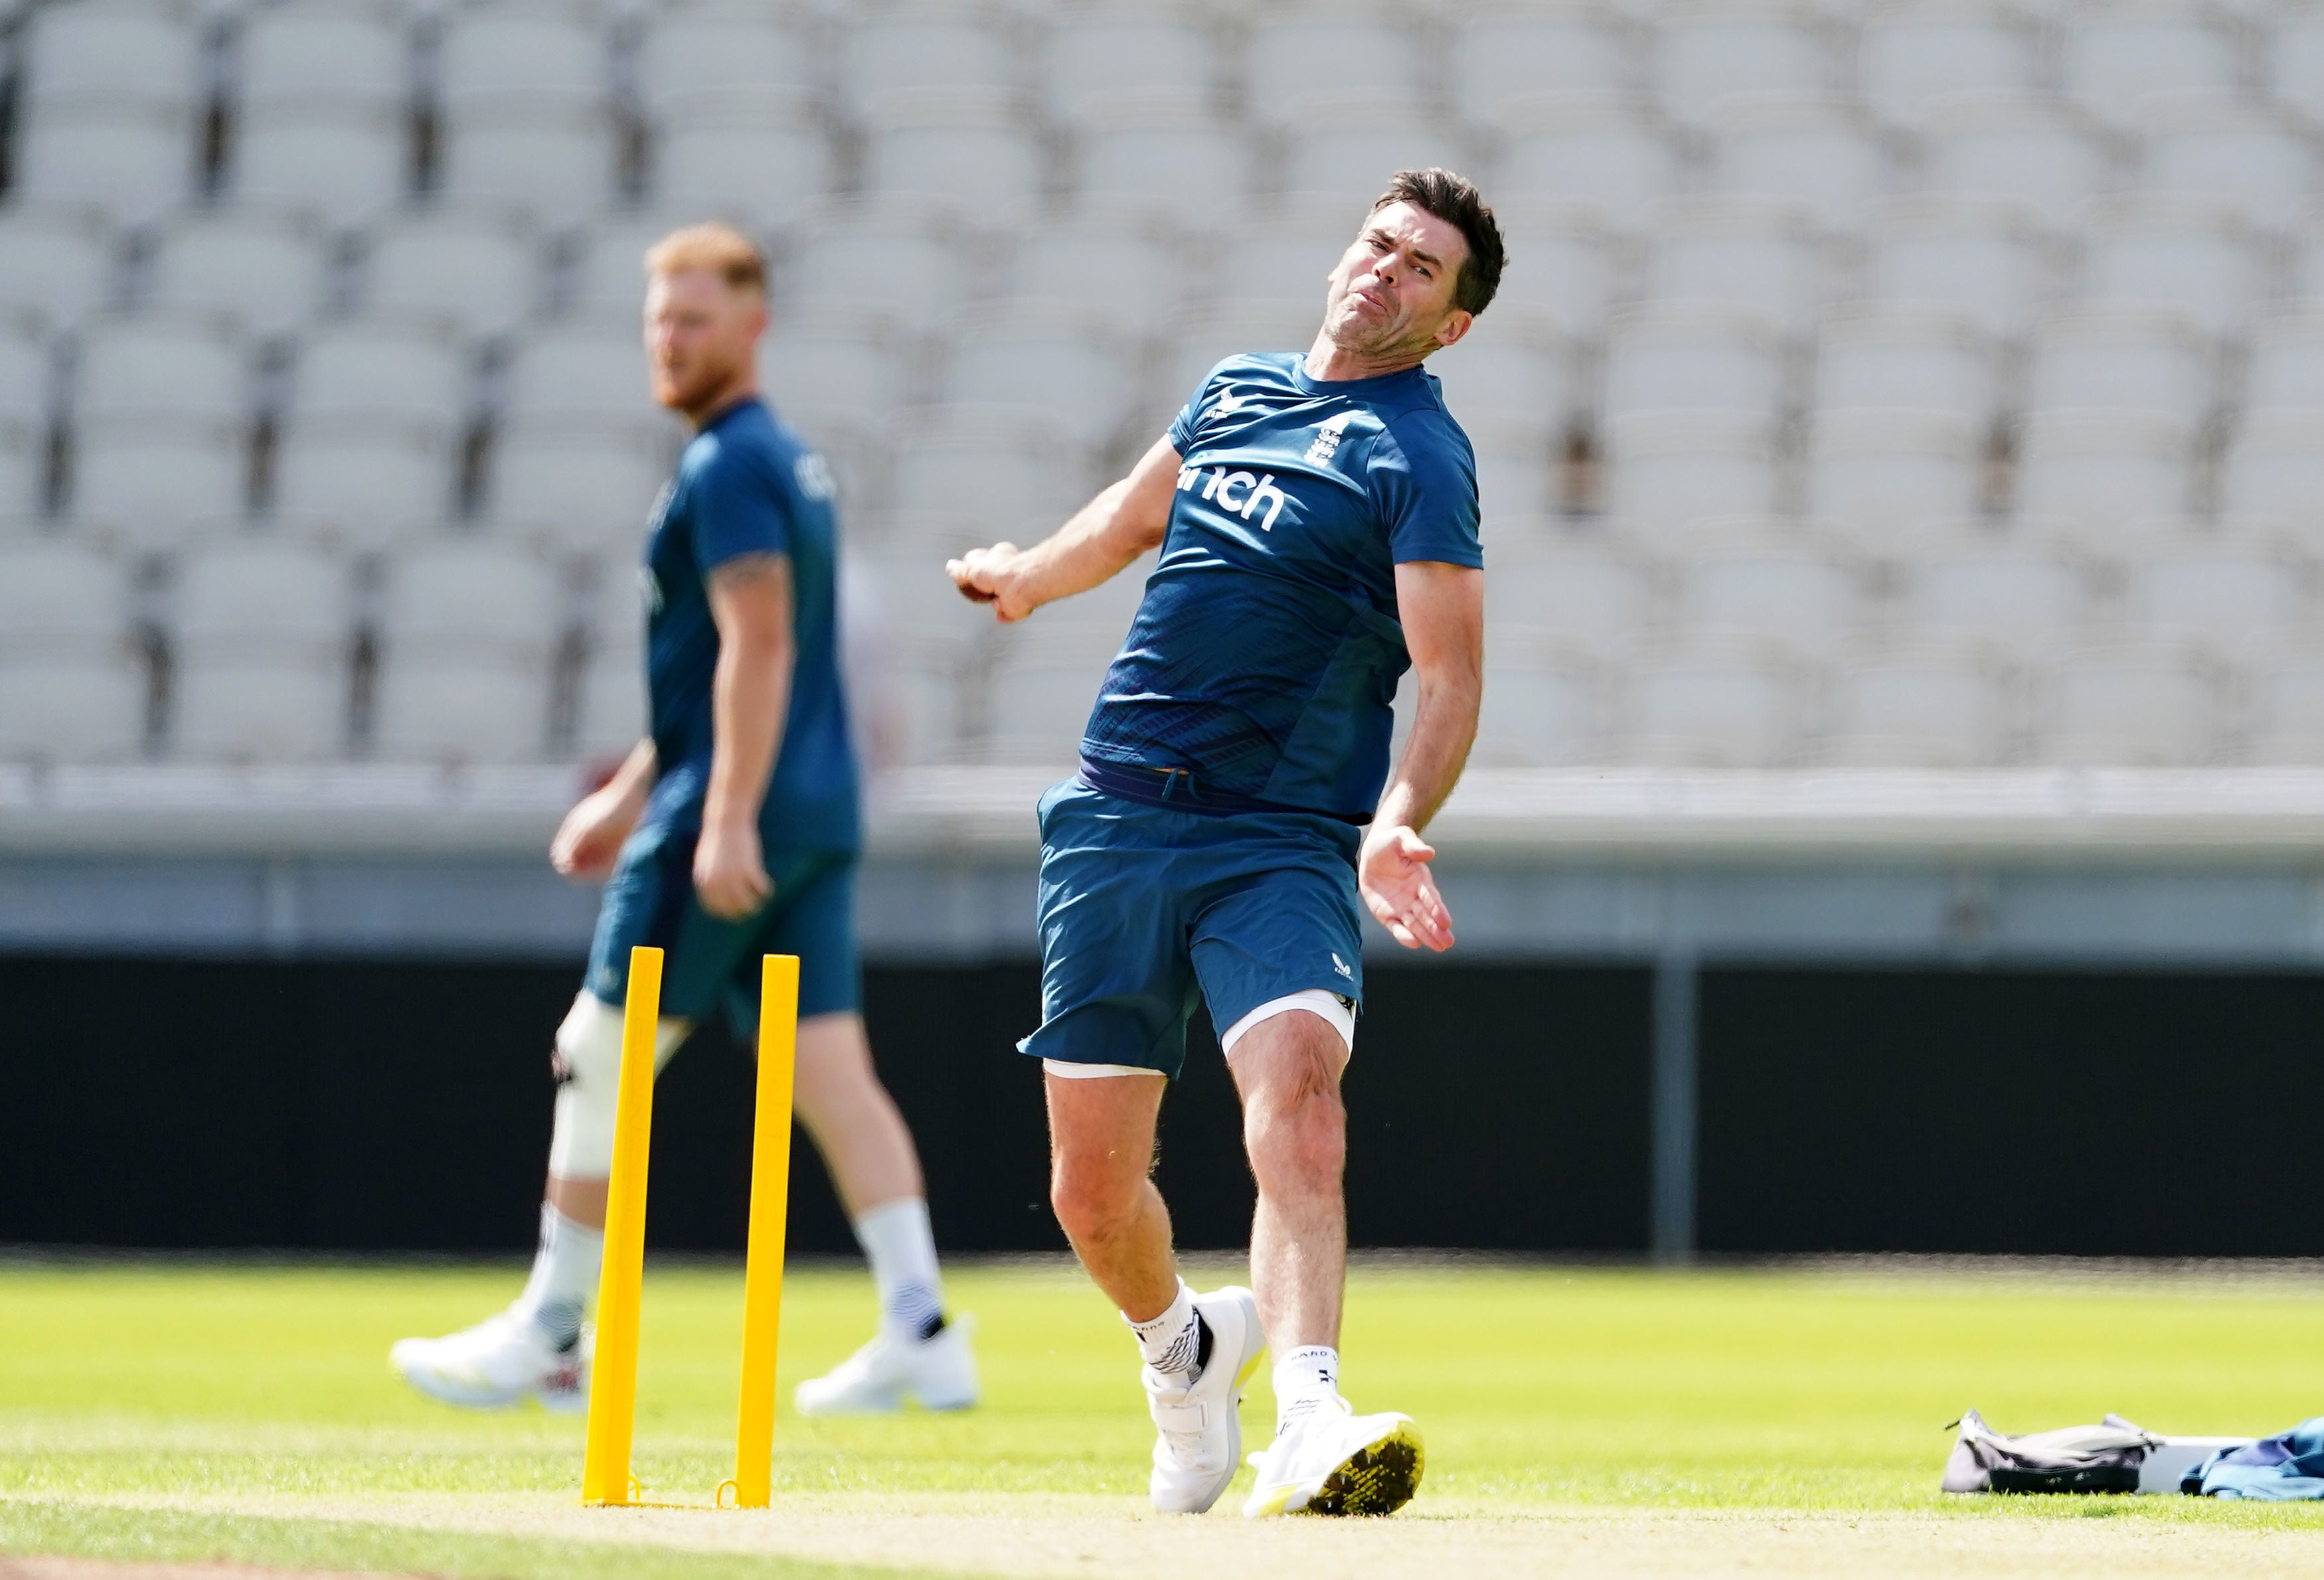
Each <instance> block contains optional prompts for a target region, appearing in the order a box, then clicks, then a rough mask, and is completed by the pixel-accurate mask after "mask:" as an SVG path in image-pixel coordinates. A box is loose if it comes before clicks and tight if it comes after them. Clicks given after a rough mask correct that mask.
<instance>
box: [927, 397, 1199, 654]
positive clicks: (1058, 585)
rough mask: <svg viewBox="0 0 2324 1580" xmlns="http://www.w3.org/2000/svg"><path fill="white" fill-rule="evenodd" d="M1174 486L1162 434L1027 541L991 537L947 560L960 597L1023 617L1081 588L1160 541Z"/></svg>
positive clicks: (1174, 463) (1171, 456) (1173, 461)
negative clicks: (1120, 474) (1068, 513)
mask: <svg viewBox="0 0 2324 1580" xmlns="http://www.w3.org/2000/svg"><path fill="white" fill-rule="evenodd" d="M1177 489H1178V452H1177V450H1176V448H1174V447H1173V446H1172V445H1171V443H1170V441H1169V440H1168V439H1167V438H1164V439H1157V440H1156V441H1155V442H1154V447H1153V448H1152V449H1150V450H1148V451H1147V452H1146V454H1145V455H1141V456H1140V457H1139V461H1138V464H1137V465H1136V466H1133V467H1131V468H1130V475H1129V476H1128V477H1125V478H1123V479H1122V480H1121V481H1120V482H1116V483H1114V484H1113V485H1111V487H1109V488H1108V489H1106V490H1105V491H1104V492H1102V493H1101V494H1099V495H1098V496H1097V498H1095V499H1093V500H1092V501H1090V502H1089V503H1088V504H1086V505H1084V506H1083V507H1082V508H1081V509H1080V510H1077V511H1075V512H1074V516H1073V518H1072V519H1070V520H1068V521H1067V522H1066V523H1065V525H1064V526H1062V527H1060V528H1057V529H1056V531H1055V532H1053V533H1051V534H1050V535H1049V536H1048V537H1045V538H1043V539H1042V540H1041V541H1040V542H1038V543H1037V544H1035V545H1034V546H1033V547H1030V548H1019V547H1017V546H1016V545H1015V544H1013V543H996V544H994V545H993V546H992V547H990V548H977V549H971V550H970V551H969V552H968V553H966V554H964V555H963V556H961V557H960V558H958V559H956V560H950V561H947V562H946V563H945V573H946V574H949V575H950V576H951V577H952V580H953V585H954V586H955V587H958V588H959V589H960V590H961V592H962V594H963V595H964V597H968V598H972V599H974V600H975V601H976V602H979V603H990V604H991V605H992V615H993V618H994V619H995V620H1001V621H1002V622H1004V623H1006V622H1008V621H1010V620H1023V619H1024V618H1025V617H1026V616H1027V615H1028V614H1030V613H1032V612H1033V611H1035V610H1037V609H1038V608H1040V607H1041V605H1043V604H1044V603H1048V602H1054V601H1055V600H1056V599H1059V598H1068V597H1071V596H1072V595H1073V594H1074V593H1076V592H1087V591H1089V589H1091V588H1092V587H1094V586H1096V585H1097V584H1098V583H1101V582H1102V581H1104V580H1105V579H1106V578H1107V577H1109V576H1111V575H1112V574H1114V573H1115V572H1117V571H1119V570H1120V569H1121V568H1122V567H1123V566H1124V565H1129V564H1130V561H1132V560H1134V559H1136V558H1137V557H1138V556H1139V555H1141V554H1144V553H1145V552H1146V551H1147V550H1148V549H1149V548H1152V547H1154V546H1155V545H1156V544H1157V543H1160V542H1161V541H1162V535H1163V533H1164V532H1166V531H1167V529H1168V528H1169V526H1170V500H1171V496H1172V495H1174V494H1175V493H1176V491H1177Z"/></svg>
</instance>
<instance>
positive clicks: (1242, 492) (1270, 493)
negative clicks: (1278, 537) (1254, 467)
mask: <svg viewBox="0 0 2324 1580" xmlns="http://www.w3.org/2000/svg"><path fill="white" fill-rule="evenodd" d="M1205 478H1207V480H1208V481H1204V479H1205ZM1197 482H1201V483H1202V484H1203V498H1204V499H1206V500H1216V501H1218V504H1219V508H1220V509H1221V510H1233V511H1234V512H1235V514H1236V515H1238V516H1240V517H1241V518H1242V519H1244V520H1246V521H1248V520H1250V518H1251V512H1253V511H1254V510H1258V509H1259V505H1260V504H1261V502H1264V503H1265V504H1266V505H1267V519H1265V520H1263V521H1261V522H1260V523H1259V530H1260V531H1262V532H1272V531H1274V530H1275V519H1276V518H1277V516H1279V515H1281V514H1283V507H1284V505H1285V503H1286V501H1288V499H1289V497H1290V496H1288V495H1287V494H1286V493H1285V492H1284V491H1282V490H1281V489H1279V488H1277V487H1276V486H1275V473H1272V472H1270V473H1267V474H1266V475H1264V476H1258V475H1254V474H1253V473H1249V472H1229V471H1228V470H1227V469H1226V468H1225V467H1223V466H1213V467H1212V468H1211V469H1210V471H1209V472H1208V473H1204V472H1203V469H1202V468H1201V467H1199V466H1181V467H1180V468H1178V491H1179V492H1180V493H1185V491H1187V490H1188V489H1190V488H1192V487H1194V484H1195V483H1197ZM1246 491H1247V492H1246ZM1238 507H1240V509H1238Z"/></svg>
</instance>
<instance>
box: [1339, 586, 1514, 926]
mask: <svg viewBox="0 0 2324 1580" xmlns="http://www.w3.org/2000/svg"><path fill="white" fill-rule="evenodd" d="M1396 600H1397V616H1398V618H1399V619H1400V620H1402V622H1403V625H1404V638H1405V645H1406V648H1409V649H1410V650H1411V653H1412V670H1413V679H1414V681H1415V683H1416V686H1417V690H1418V695H1417V706H1416V708H1415V710H1414V713H1413V721H1412V734H1411V736H1410V737H1409V738H1408V739H1406V741H1405V746H1404V755H1403V756H1402V757H1401V758H1398V759H1397V765H1396V769H1395V772H1393V773H1392V774H1390V775H1389V776H1388V788H1387V789H1386V790H1385V791H1384V792H1382V793H1381V795H1380V803H1379V812H1378V813H1376V814H1375V815H1374V817H1373V819H1372V826H1371V828H1370V829H1369V831H1367V832H1366V834H1365V836H1364V845H1363V850H1362V853H1361V854H1360V856H1359V857H1358V858H1357V864H1356V866H1357V879H1358V886H1359V887H1360V889H1361V890H1362V892H1363V896H1364V903H1365V904H1366V905H1369V907H1370V908H1371V913H1372V914H1373V915H1375V916H1377V917H1379V921H1380V924H1381V925H1382V926H1384V927H1386V928H1387V929H1388V932H1389V934H1390V935H1391V936H1392V937H1394V938H1395V940H1396V941H1397V942H1398V943H1400V944H1403V945H1404V946H1405V947H1406V948H1407V949H1420V948H1426V949H1431V950H1437V951H1443V950H1447V949H1450V948H1452V913H1451V912H1449V911H1447V910H1446V909H1445V907H1444V901H1443V896H1440V895H1439V894H1438V893H1437V892H1436V885H1435V883H1434V880H1432V879H1431V878H1430V877H1429V876H1428V865H1427V864H1428V862H1429V860H1430V859H1431V858H1433V857H1434V855H1435V854H1436V852H1435V851H1434V850H1431V849H1430V848H1429V847H1428V845H1427V843H1426V842H1425V841H1423V840H1422V839H1421V837H1420V831H1421V830H1422V829H1425V828H1426V827H1427V826H1428V820H1429V819H1431V818H1433V817H1434V816H1435V815H1436V809H1437V808H1438V807H1440V806H1442V805H1443V804H1444V798H1445V797H1446V796H1448V795H1452V786H1453V785H1456V784H1458V783H1460V779H1461V769H1462V767H1463V766H1465V765H1466V764H1467V762H1468V760H1469V748H1470V747H1471V745H1473V744H1474V743H1475V741H1476V739H1477V710H1478V708H1479V707H1480V704H1481V703H1483V701H1484V695H1485V574H1484V573H1483V572H1482V571H1478V570H1472V569H1471V568H1470V567H1468V566H1466V565H1444V564H1441V563H1439V562H1436V561H1433V560H1423V561H1416V562H1414V563H1412V564H1408V565H1398V566H1397V567H1396Z"/></svg>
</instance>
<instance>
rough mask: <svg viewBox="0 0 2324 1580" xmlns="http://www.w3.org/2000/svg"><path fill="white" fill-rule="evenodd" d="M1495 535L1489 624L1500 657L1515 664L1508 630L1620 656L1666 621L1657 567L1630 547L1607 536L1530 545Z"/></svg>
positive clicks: (1493, 652)
mask: <svg viewBox="0 0 2324 1580" xmlns="http://www.w3.org/2000/svg"><path fill="white" fill-rule="evenodd" d="M1493 537H1494V542H1493V547H1492V549H1491V556H1492V561H1493V568H1492V573H1491V574H1489V575H1488V576H1487V577H1486V578H1485V623H1486V629H1488V630H1489V632H1491V633H1492V634H1491V635H1490V636H1489V638H1488V639H1487V647H1488V648H1489V656H1490V657H1491V658H1492V660H1493V661H1494V662H1495V663H1498V664H1503V665H1506V664H1508V663H1509V662H1511V658H1510V656H1509V655H1508V654H1506V653H1504V652H1503V651H1502V648H1501V639H1500V633H1501V632H1503V631H1505V630H1523V631H1537V632H1545V633H1547V634H1549V635H1550V636H1553V637H1554V638H1556V639H1557V640H1558V641H1559V642H1561V643H1563V644H1564V645H1566V646H1567V647H1569V648H1572V649H1575V650H1577V651H1581V652H1586V653H1588V654H1590V655H1591V656H1592V657H1598V658H1612V659H1619V658H1622V657H1626V656H1628V654H1630V653H1632V652H1634V651H1636V650H1637V648H1639V647H1640V645H1641V644H1643V643H1644V642H1645V640H1646V638H1647V636H1648V634H1649V633H1650V632H1651V631H1653V630H1654V629H1655V627H1656V626H1657V625H1659V624H1660V623H1661V616H1660V610H1659V606H1658V604H1657V601H1656V598H1655V578H1654V574H1653V572H1652V570H1651V568H1650V566H1649V565H1647V563H1646V561H1645V560H1644V559H1643V558H1642V557H1641V556H1639V555H1638V554H1637V553H1636V552H1635V551H1633V550H1631V549H1630V548H1629V547H1628V546H1626V545H1624V544H1622V543H1620V542H1618V541H1613V540H1609V539H1608V538H1607V537H1604V536H1602V535H1592V536H1590V537H1578V536H1575V535H1572V534H1563V535H1561V536H1560V537H1557V538H1552V539H1550V540H1548V541H1546V542H1542V543H1528V544H1526V545H1524V546H1523V547H1517V546H1515V545H1509V544H1507V543H1505V542H1504V541H1502V539H1501V536H1500V535H1499V534H1497V533H1496V534H1493Z"/></svg>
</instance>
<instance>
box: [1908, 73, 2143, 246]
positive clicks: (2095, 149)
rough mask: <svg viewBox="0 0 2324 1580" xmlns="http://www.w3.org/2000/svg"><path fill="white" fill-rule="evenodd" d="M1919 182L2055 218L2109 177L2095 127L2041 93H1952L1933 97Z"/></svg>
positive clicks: (2067, 215) (2077, 207)
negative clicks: (2022, 95) (1999, 201)
mask: <svg viewBox="0 0 2324 1580" xmlns="http://www.w3.org/2000/svg"><path fill="white" fill-rule="evenodd" d="M1927 120H1928V128H1929V129H1928V132H1927V134H1926V141H1925V143H1924V147H1923V154H1922V180H1923V184H1924V185H1925V187H1926V188H1927V189H1928V190H1929V191H1930V192H1932V193H1934V194H1937V195H1940V196H1945V197H1953V198H2003V199H2006V200H2007V201H2009V202H2013V203H2017V204H2022V205H2024V207H2025V208H2026V209H2028V210H2030V211H2031V212H2032V213H2033V214H2036V215H2039V216H2042V217H2043V219H2044V220H2046V221H2049V222H2050V223H2052V224H2055V223H2059V222H2061V221H2069V222H2070V221H2071V220H2073V219H2075V218H2076V217H2078V216H2080V214H2081V213H2082V211H2083V210H2084V209H2086V208H2088V207H2089V204H2090V203H2091V201H2092V200H2093V199H2095V198H2098V197H2099V196H2101V195H2102V194H2104V193H2105V192H2106V191H2107V188H2109V187H2110V186H2112V185H2113V184H2114V182H2115V176H2114V170H2113V168H2112V166H2111V165H2110V164H2109V162H2108V161H2107V150H2106V145H2105V143H2104V142H2103V141H2102V139H2101V138H2100V136H2099V134H2098V131H2097V129H2096V128H2095V127H2093V126H2091V125H2090V124H2089V123H2088V122H2087V121H2086V120H2084V119H2083V118H2082V117H2081V116H2080V115H2076V114H2074V113H2073V112H2072V111H2071V110H2070V109H2068V108H2066V107H2064V106H2059V105H2056V104H2053V103H2052V102H2050V101H2048V100H2045V99H2040V98H2033V97H2021V96H2015V95H2011V94H1997V93H1977V94H1953V95H1948V96H1945V97H1943V98H1941V99H1937V100H1935V101H1933V102H1932V104H1931V105H1930V106H1929V111H1928V116H1927Z"/></svg>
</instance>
